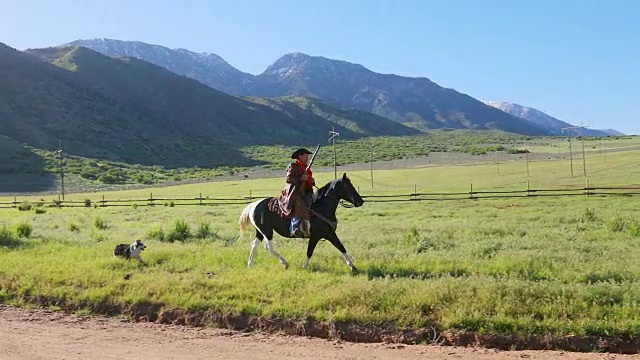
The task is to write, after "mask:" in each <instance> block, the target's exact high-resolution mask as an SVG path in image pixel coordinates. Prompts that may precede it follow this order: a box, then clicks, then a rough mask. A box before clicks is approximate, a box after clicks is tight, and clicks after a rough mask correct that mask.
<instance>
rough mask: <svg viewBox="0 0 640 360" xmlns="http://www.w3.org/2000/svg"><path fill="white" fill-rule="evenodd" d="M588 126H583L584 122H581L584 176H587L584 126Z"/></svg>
mask: <svg viewBox="0 0 640 360" xmlns="http://www.w3.org/2000/svg"><path fill="white" fill-rule="evenodd" d="M585 127H587V126H583V125H582V122H581V123H580V139H581V140H582V172H583V174H584V177H587V157H586V156H585V152H584V132H583V130H584V128H585Z"/></svg>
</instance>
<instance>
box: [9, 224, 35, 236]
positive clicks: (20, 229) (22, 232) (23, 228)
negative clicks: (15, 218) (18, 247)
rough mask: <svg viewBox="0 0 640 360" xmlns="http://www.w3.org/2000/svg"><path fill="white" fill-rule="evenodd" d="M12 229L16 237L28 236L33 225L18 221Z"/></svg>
mask: <svg viewBox="0 0 640 360" xmlns="http://www.w3.org/2000/svg"><path fill="white" fill-rule="evenodd" d="M14 231H15V233H16V236H17V237H21V238H28V237H29V236H31V233H32V232H33V226H31V224H29V223H26V222H25V223H20V224H17V225H16V226H15V228H14Z"/></svg>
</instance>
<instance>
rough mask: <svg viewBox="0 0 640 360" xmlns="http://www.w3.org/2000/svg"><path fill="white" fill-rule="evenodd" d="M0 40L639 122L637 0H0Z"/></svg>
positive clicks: (589, 119)
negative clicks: (329, 71)
mask: <svg viewBox="0 0 640 360" xmlns="http://www.w3.org/2000/svg"><path fill="white" fill-rule="evenodd" d="M0 8H1V11H0V42H4V43H6V44H8V45H10V46H12V47H15V48H18V49H21V50H22V49H26V48H35V47H46V46H52V45H58V44H61V43H65V42H69V41H72V40H76V39H87V38H96V37H104V38H114V39H120V40H139V41H143V42H148V43H153V44H159V45H164V46H167V47H171V48H177V47H181V48H186V49H189V50H193V51H198V52H204V51H206V52H213V53H216V54H218V55H220V56H222V57H223V58H225V59H226V60H227V61H228V62H229V63H230V64H232V65H233V66H235V67H237V68H239V69H240V70H242V71H245V72H249V73H253V74H257V73H260V72H262V71H263V70H264V69H265V68H266V67H267V66H268V65H269V64H271V63H272V62H274V61H275V60H276V59H277V58H278V57H280V56H281V55H283V54H284V53H288V52H293V51H300V52H304V53H307V54H310V55H321V56H326V57H330V58H335V59H340V60H346V61H350V62H354V63H359V64H362V65H364V66H366V67H367V68H369V69H371V70H373V71H376V72H382V73H395V74H398V75H405V76H424V77H427V78H430V79H431V80H433V81H435V82H437V83H438V84H440V85H441V86H444V87H447V88H454V89H456V90H458V91H460V92H462V93H465V94H468V95H470V96H473V97H475V98H477V99H481V100H504V101H510V102H515V103H518V104H521V105H524V106H530V107H533V108H537V109H539V110H542V111H545V112H547V113H548V114H549V115H552V116H555V117H557V118H559V119H561V120H564V121H567V122H571V123H574V124H580V122H583V123H584V125H587V126H589V127H592V128H614V129H617V130H620V131H623V132H626V133H632V134H640V106H639V105H640V104H639V103H640V91H639V87H638V82H639V80H640V1H634V0H626V1H623V0H599V1H595V0H582V1H579V0H556V1H550V0H535V1H534V0H510V1H507V0H485V1H480V0H446V1H445V0H439V1H430V0H423V1H420V0H395V1H392V0H388V1H379V0H341V1H338V0H313V1H312V0H297V1H296V0H262V1H259V0H253V1H250V0H229V1H219V0H189V1H186V0H185V1H163V0H153V1H152V0H128V1H122V0H111V1H109V0H103V1H89V0H60V1H51V0H18V1H10V0H4V1H2V3H1V4H0Z"/></svg>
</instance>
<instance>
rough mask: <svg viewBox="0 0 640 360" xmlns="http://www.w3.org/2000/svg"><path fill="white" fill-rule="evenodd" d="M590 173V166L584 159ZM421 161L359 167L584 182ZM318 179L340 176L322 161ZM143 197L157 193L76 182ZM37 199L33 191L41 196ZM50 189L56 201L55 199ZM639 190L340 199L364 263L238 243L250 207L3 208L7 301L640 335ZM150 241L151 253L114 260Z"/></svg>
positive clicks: (246, 185) (414, 181)
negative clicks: (307, 263)
mask: <svg viewBox="0 0 640 360" xmlns="http://www.w3.org/2000/svg"><path fill="white" fill-rule="evenodd" d="M639 156H640V151H623V152H617V153H611V154H609V155H608V156H607V157H606V158H605V157H604V156H599V155H595V156H593V157H589V158H588V163H587V166H588V169H589V176H590V182H591V184H592V185H596V186H598V185H624V184H637V179H638V176H640V167H639V166H638V160H637V159H638V158H639ZM574 165H575V166H576V169H580V171H577V170H576V174H581V169H582V168H581V166H582V164H581V163H576V164H574ZM500 166H501V168H500V175H498V174H497V169H496V165H495V164H491V163H488V164H482V165H461V166H428V165H425V166H419V167H414V168H407V169H397V170H377V171H376V172H375V179H374V180H375V182H374V188H373V189H371V187H370V178H369V171H366V170H362V171H353V172H349V173H348V175H349V176H350V177H351V178H352V179H353V181H354V184H355V185H357V186H358V187H359V188H360V192H361V193H362V194H364V195H372V194H379V193H410V192H412V191H413V190H414V187H416V188H417V189H418V190H419V191H420V190H423V191H426V190H429V191H452V190H461V191H465V190H468V187H469V184H470V183H473V184H474V189H476V190H482V189H524V188H525V187H526V182H527V181H529V182H530V185H531V187H532V188H535V187H553V186H583V185H584V184H585V180H586V179H585V178H583V177H581V176H578V175H576V176H575V177H573V178H572V177H570V175H569V169H568V167H569V164H568V163H567V162H566V161H565V160H562V161H558V160H539V161H534V162H531V163H530V175H531V176H529V177H527V176H526V169H525V165H524V163H523V162H522V161H513V162H508V163H503V164H501V165H500ZM316 176H317V183H318V184H319V185H321V184H323V183H325V182H327V181H329V180H331V178H332V177H333V173H332V172H330V173H317V174H316ZM282 183H283V180H282V179H280V178H278V179H260V180H257V179H249V180H243V181H236V182H216V183H206V184H190V185H181V186H175V187H167V188H154V189H153V194H154V196H155V197H162V196H167V197H168V196H173V197H176V196H195V195H197V194H199V193H203V195H215V194H225V195H227V196H246V195H248V194H249V192H250V191H251V192H252V193H253V194H254V195H255V194H260V195H265V196H266V195H274V194H277V192H278V191H279V190H280V188H281V186H282ZM102 195H105V196H106V197H108V198H121V199H122V198H129V199H131V198H144V197H146V196H148V195H149V190H148V189H145V190H130V191H122V192H112V193H96V194H72V195H68V198H70V199H79V200H82V199H85V198H91V199H93V200H97V199H98V197H99V196H102ZM39 198H40V196H33V197H31V198H24V199H25V200H30V201H33V202H37V201H38V200H39ZM45 200H47V201H48V200H49V199H48V198H47V199H45ZM638 204H639V202H638V198H637V197H634V196H608V197H588V198H587V197H582V196H581V197H564V198H530V199H494V200H478V201H473V200H458V201H440V202H439V201H425V202H403V203H376V202H366V203H365V204H364V206H363V207H361V208H354V209H343V208H339V209H338V219H339V220H340V227H339V229H338V235H339V236H340V237H341V239H342V241H343V243H344V244H345V246H346V248H347V250H348V252H349V254H350V256H351V257H352V259H353V261H354V264H355V265H356V267H358V268H359V269H360V271H361V272H360V274H359V275H355V276H354V275H350V274H349V272H348V268H347V266H346V265H345V264H344V260H343V258H342V256H340V254H339V252H338V251H337V250H336V249H334V248H333V247H332V246H331V245H330V244H329V243H321V244H320V245H319V246H318V248H317V250H316V253H315V255H314V258H313V259H312V260H311V269H309V270H303V269H301V268H300V266H301V265H302V263H303V262H304V259H305V252H306V243H305V242H304V241H301V240H293V239H284V238H281V237H276V239H275V242H274V244H275V246H276V249H277V250H278V252H280V254H281V255H283V256H284V257H285V258H286V259H287V260H288V261H289V263H290V264H291V265H292V267H291V268H290V269H289V270H284V268H283V267H282V266H281V265H280V264H279V263H278V262H277V261H276V259H275V258H274V257H273V256H272V255H270V254H269V253H268V252H267V251H265V250H264V249H262V248H260V249H259V251H258V252H257V254H256V258H255V266H254V268H251V269H247V268H246V261H247V257H248V253H249V245H250V240H251V237H252V236H251V235H250V234H247V235H246V236H245V238H244V239H241V240H240V241H239V242H237V243H236V242H235V240H236V238H237V236H238V230H237V226H236V222H237V218H238V215H239V213H240V211H241V210H242V208H243V205H225V206H207V207H198V206H189V207H187V206H183V207H180V206H176V207H169V206H156V207H137V208H134V207H124V208H79V209H70V208H62V209H58V208H50V207H42V208H40V210H39V211H38V212H39V213H36V212H35V211H34V210H30V211H18V210H15V209H8V210H1V211H0V229H3V230H2V231H1V233H0V301H2V302H5V303H12V304H18V305H30V304H38V303H41V302H42V301H43V299H46V300H47V303H48V304H58V305H59V306H61V307H68V308H74V309H77V310H78V311H82V312H92V311H98V310H99V309H101V308H104V307H105V306H106V305H109V304H111V305H113V304H118V305H123V306H125V307H126V306H134V305H139V304H148V305H149V306H151V305H153V306H157V307H158V308H159V309H160V310H159V311H167V310H174V309H181V310H185V311H204V312H213V313H216V312H222V313H226V312H229V313H236V314H238V313H242V314H248V315H257V316H265V317H268V316H280V317H284V318H290V319H302V320H304V319H315V320H321V321H329V322H342V321H345V322H353V323H356V324H361V325H379V326H383V325H384V326H394V327H398V328H404V327H409V328H414V329H416V328H424V327H429V326H435V327H437V328H438V329H441V330H456V329H457V330H470V331H476V332H480V333H488V334H537V335H545V334H554V335H568V334H573V335H608V336H627V337H628V336H633V337H637V336H638V335H640V331H639V330H638V329H639V328H640V327H639V326H640V286H638V284H639V281H640V265H638V262H637V261H636V259H637V258H638V257H640V247H639V246H638V245H639V243H640V207H639V206H638ZM136 238H141V239H143V241H145V243H146V244H147V245H148V249H147V250H146V251H145V252H144V253H143V258H144V259H145V260H146V262H147V264H146V265H139V264H136V263H135V262H133V261H130V262H127V261H123V260H120V259H113V258H112V257H111V251H112V249H113V247H114V246H115V244H117V243H130V242H133V240H135V239H136Z"/></svg>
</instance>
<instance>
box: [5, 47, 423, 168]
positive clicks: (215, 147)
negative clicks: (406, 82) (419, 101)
mask: <svg viewBox="0 0 640 360" xmlns="http://www.w3.org/2000/svg"><path fill="white" fill-rule="evenodd" d="M274 101H275V100H274ZM277 105H278V106H279V107H280V108H278V106H276V105H275V104H265V103H264V102H262V101H251V100H250V99H247V98H239V97H236V96H232V95H228V94H225V93H222V92H220V91H217V90H215V89H213V88H211V87H209V86H206V85H203V84H202V83H200V82H198V81H195V80H192V79H190V78H187V77H184V76H179V75H177V74H175V73H173V72H170V71H168V70H166V69H164V68H162V67H159V66H156V65H153V64H150V63H148V62H146V61H143V60H139V59H135V58H112V57H108V56H105V55H103V54H100V53H98V52H95V51H93V50H90V49H87V48H84V47H77V46H76V47H73V46H70V47H55V48H47V49H31V50H27V51H25V52H20V51H17V50H15V49H12V48H10V47H8V46H6V45H4V44H0V118H1V119H2V121H0V135H4V136H6V137H8V138H10V139H13V140H15V141H18V142H19V143H21V144H28V145H30V146H33V147H36V148H41V149H49V150H55V149H58V147H59V146H60V145H61V144H62V146H63V147H64V150H65V152H68V153H70V154H74V155H78V156H83V157H90V158H97V159H106V160H113V161H122V162H129V163H138V164H144V165H163V166H167V167H191V166H201V167H210V166H220V165H229V164H234V165H253V164H255V163H253V162H251V161H249V160H248V159H246V158H244V156H243V155H242V153H241V151H240V150H239V149H240V147H242V146H245V145H268V144H284V145H290V146H299V145H300V144H309V143H318V142H321V141H326V137H327V134H328V129H331V128H332V127H335V128H336V131H339V132H340V133H341V137H343V138H345V139H354V138H358V137H362V136H374V135H389V134H393V135H411V134H416V133H418V131H417V130H415V129H412V128H409V127H406V126H404V125H401V124H398V123H396V122H393V121H391V120H388V119H386V118H383V117H380V116H377V115H374V114H371V113H367V112H362V111H357V110H351V109H344V108H341V107H337V106H334V105H330V104H325V103H323V102H321V101H320V100H308V101H307V99H300V98H297V97H291V98H287V99H277Z"/></svg>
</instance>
